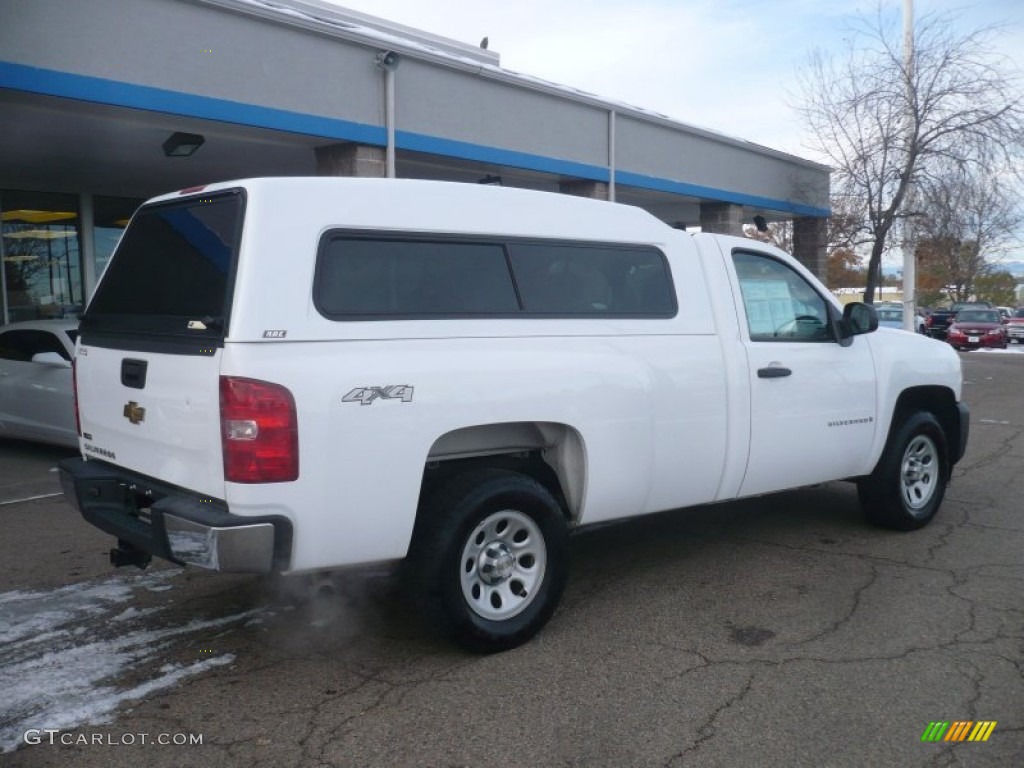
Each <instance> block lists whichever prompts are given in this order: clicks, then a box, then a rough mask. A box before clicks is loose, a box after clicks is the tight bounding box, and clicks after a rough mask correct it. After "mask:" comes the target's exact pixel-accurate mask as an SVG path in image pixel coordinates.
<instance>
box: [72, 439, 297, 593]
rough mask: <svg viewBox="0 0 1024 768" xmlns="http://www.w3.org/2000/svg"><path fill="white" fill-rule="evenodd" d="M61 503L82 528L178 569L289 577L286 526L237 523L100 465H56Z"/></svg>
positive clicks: (263, 519) (219, 508)
mask: <svg viewBox="0 0 1024 768" xmlns="http://www.w3.org/2000/svg"><path fill="white" fill-rule="evenodd" d="M58 466H59V468H60V482H61V487H62V488H63V490H64V496H65V498H67V500H68V501H69V502H71V504H72V505H73V506H74V507H75V508H76V509H77V510H78V511H79V512H81V514H82V517H84V518H85V519H86V521H88V522H89V523H91V524H92V525H94V526H96V527H97V528H99V529H100V530H102V531H106V532H107V533H109V534H112V535H114V536H116V537H117V539H118V541H119V542H121V543H123V544H128V545H130V546H131V547H133V548H134V549H137V550H140V551H142V552H146V553H148V554H150V555H153V556H154V557H160V558H163V559H164V560H170V561H171V562H173V563H179V564H180V565H197V566H199V567H201V568H208V569H210V570H215V571H222V572H225V573H268V572H270V571H283V570H287V569H288V562H289V559H290V557H291V542H292V526H291V521H289V520H288V519H287V518H285V517H281V516H277V515H264V516H260V517H243V516H241V515H233V514H231V513H230V512H229V511H228V508H227V504H226V503H225V502H223V501H221V500H219V499H210V498H203V497H201V496H198V495H196V494H191V493H189V492H187V491H184V490H182V489H180V488H174V487H171V486H166V485H163V484H161V483H159V482H157V481H155V480H153V479H152V478H148V477H145V476H143V475H136V474H134V473H132V472H127V471H125V470H123V469H120V468H118V467H114V466H111V465H109V464H105V463H103V462H100V461H84V460H83V459H66V460H64V461H62V462H60V464H59V465H58Z"/></svg>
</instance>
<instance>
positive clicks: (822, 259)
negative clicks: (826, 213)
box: [793, 216, 828, 282]
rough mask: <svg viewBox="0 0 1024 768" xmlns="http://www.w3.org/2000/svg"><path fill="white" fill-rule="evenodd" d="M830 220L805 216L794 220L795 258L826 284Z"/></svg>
mask: <svg viewBox="0 0 1024 768" xmlns="http://www.w3.org/2000/svg"><path fill="white" fill-rule="evenodd" d="M827 246H828V219H826V218H822V217H820V216H813V217H812V216H803V217H800V218H796V219H793V256H794V257H795V258H796V260H797V261H799V262H800V263H801V264H803V265H804V266H805V267H807V268H808V269H809V270H811V272H813V273H814V276H815V277H817V278H818V279H819V280H821V281H822V282H825V274H826V273H827V271H828V256H827V254H826V250H827Z"/></svg>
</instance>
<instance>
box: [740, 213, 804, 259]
mask: <svg viewBox="0 0 1024 768" xmlns="http://www.w3.org/2000/svg"><path fill="white" fill-rule="evenodd" d="M743 234H744V235H745V236H747V237H749V238H750V239H751V240H757V241H759V242H762V243H768V245H774V246H775V247H776V248H781V249H782V250H784V251H785V252H786V253H792V252H793V222H791V221H786V220H783V221H769V222H768V223H767V225H766V228H765V229H764V230H763V231H762V230H759V229H757V228H756V227H752V226H750V225H749V224H748V225H747V226H745V227H743Z"/></svg>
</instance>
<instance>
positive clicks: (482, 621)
mask: <svg viewBox="0 0 1024 768" xmlns="http://www.w3.org/2000/svg"><path fill="white" fill-rule="evenodd" d="M567 559H568V532H567V527H566V522H565V516H564V515H563V513H562V509H561V507H560V506H559V504H558V502H557V501H556V500H555V498H554V497H553V496H552V495H551V493H550V492H549V491H548V490H547V489H546V488H545V487H544V486H542V485H541V484H540V483H538V482H537V481H536V480H534V479H533V478H530V477H527V476H526V475H521V474H517V473H514V472H507V471H504V470H495V469H484V470H476V471H472V472H467V473H466V474H463V475H459V476H456V477H454V478H452V479H450V480H449V481H447V482H445V483H443V484H441V485H440V486H438V487H435V488H433V489H431V490H429V491H428V492H427V493H426V494H425V495H424V498H423V501H422V504H421V506H420V510H419V515H418V518H417V523H416V530H415V531H414V532H413V541H412V544H411V546H410V549H409V556H408V558H407V560H406V574H407V582H408V583H409V586H410V588H411V589H412V590H413V592H414V594H415V595H416V596H417V599H418V602H419V604H420V608H421V610H422V611H423V613H424V614H425V617H426V618H427V620H428V622H430V624H431V625H433V626H435V627H436V628H438V629H440V630H441V631H442V632H443V633H444V634H446V635H448V636H449V637H451V638H452V639H453V640H455V641H456V642H458V643H459V644H460V645H462V646H463V647H465V648H468V649H470V650H473V651H479V652H494V651H503V650H506V649H509V648H514V647H515V646H517V645H521V644H522V643H524V642H526V641H527V640H529V639H530V638H531V637H533V636H534V635H535V634H536V633H537V632H538V631H539V630H540V629H541V628H542V627H543V626H544V625H545V624H546V623H547V621H548V619H550V618H551V615H552V614H553V613H554V611H555V608H556V607H557V605H558V601H559V599H560V598H561V595H562V591H563V589H564V587H565V582H566V577H567V574H568V563H567Z"/></svg>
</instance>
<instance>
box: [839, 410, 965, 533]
mask: <svg viewBox="0 0 1024 768" xmlns="http://www.w3.org/2000/svg"><path fill="white" fill-rule="evenodd" d="M948 481H949V454H948V451H947V448H946V435H945V433H944V432H943V431H942V426H941V425H940V424H939V422H938V420H937V419H936V418H935V416H934V415H932V414H931V413H929V412H928V411H915V412H912V413H910V414H909V415H907V416H906V417H905V418H904V419H903V421H902V422H901V423H900V424H899V425H898V426H897V427H896V428H895V430H894V431H893V432H892V434H891V435H890V436H889V442H888V443H887V444H886V446H885V450H884V451H883V452H882V457H881V458H880V459H879V460H878V464H877V465H876V466H875V470H874V472H872V473H871V474H870V475H868V476H867V477H865V478H862V479H861V480H860V481H859V482H858V483H857V491H858V495H859V497H860V502H861V506H862V507H863V509H864V512H865V514H866V515H867V517H868V519H869V520H870V521H871V522H872V523H874V524H875V525H879V526H881V527H883V528H890V529H893V530H897V531H913V530H916V529H918V528H923V527H924V526H926V525H927V524H928V523H930V522H931V520H932V518H933V517H935V513H936V512H937V511H938V509H939V505H940V504H941V503H942V497H943V496H944V495H945V493H946V484H947V482H948Z"/></svg>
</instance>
